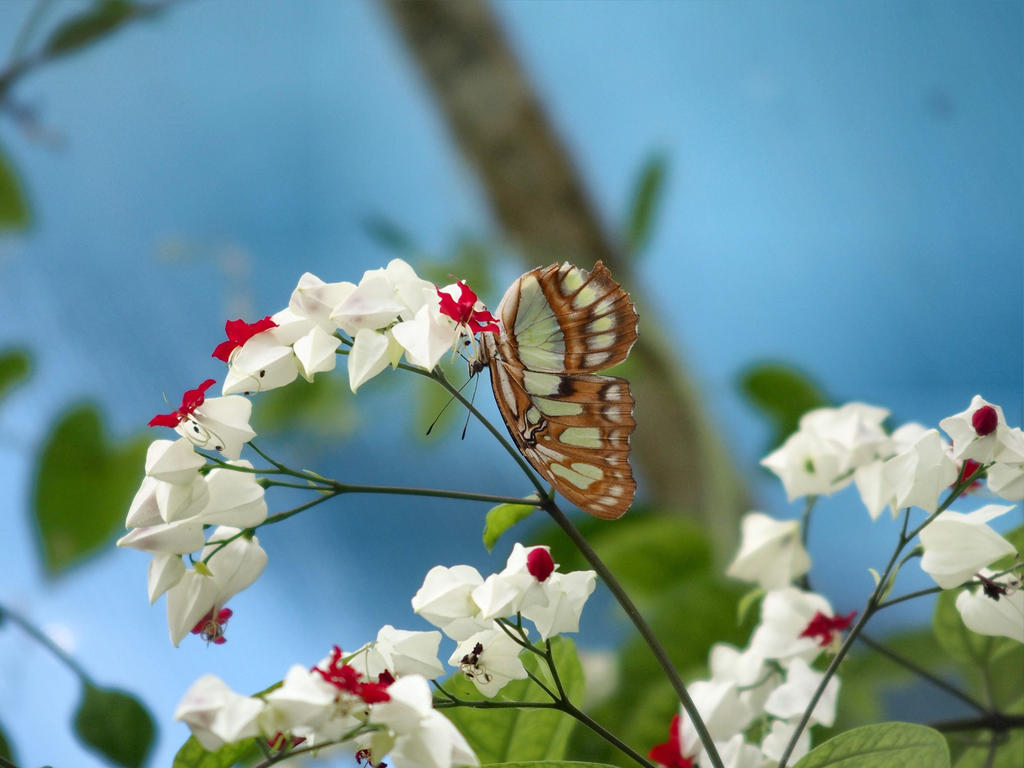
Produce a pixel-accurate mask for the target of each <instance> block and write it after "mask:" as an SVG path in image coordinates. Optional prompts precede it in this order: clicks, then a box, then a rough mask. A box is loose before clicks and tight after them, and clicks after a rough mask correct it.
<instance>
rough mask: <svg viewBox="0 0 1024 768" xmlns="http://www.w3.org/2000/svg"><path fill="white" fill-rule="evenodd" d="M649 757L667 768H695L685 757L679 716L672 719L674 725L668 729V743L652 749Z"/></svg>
mask: <svg viewBox="0 0 1024 768" xmlns="http://www.w3.org/2000/svg"><path fill="white" fill-rule="evenodd" d="M647 756H648V757H649V758H651V760H653V761H654V762H656V763H657V764H658V765H664V766H666V768H694V765H693V763H692V762H691V761H690V760H688V759H687V758H685V757H683V745H682V742H681V741H680V739H679V715H675V716H674V717H673V718H672V724H671V725H670V726H669V727H668V741H666V742H665V743H664V744H657V745H655V746H653V747H651V751H650V752H648V753H647Z"/></svg>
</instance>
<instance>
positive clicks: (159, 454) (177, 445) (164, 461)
mask: <svg viewBox="0 0 1024 768" xmlns="http://www.w3.org/2000/svg"><path fill="white" fill-rule="evenodd" d="M205 463H206V459H204V458H203V457H202V456H200V455H199V454H198V453H196V452H195V450H194V449H193V448H192V443H190V442H189V441H188V440H183V439H182V440H154V441H153V442H152V443H150V444H149V448H148V449H147V450H146V474H147V475H149V476H150V477H154V478H156V479H157V480H163V481H164V482H166V483H186V484H188V483H191V482H192V481H193V480H195V477H196V470H198V469H199V468H200V467H201V466H203V464H205Z"/></svg>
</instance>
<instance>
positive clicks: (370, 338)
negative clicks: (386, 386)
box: [348, 328, 389, 392]
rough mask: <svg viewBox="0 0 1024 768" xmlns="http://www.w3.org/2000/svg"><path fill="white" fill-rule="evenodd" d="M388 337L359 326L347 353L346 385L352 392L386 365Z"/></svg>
mask: <svg viewBox="0 0 1024 768" xmlns="http://www.w3.org/2000/svg"><path fill="white" fill-rule="evenodd" d="M388 362H389V360H388V337H387V336H386V335H384V334H383V333H377V331H374V330H371V329H369V328H361V329H360V330H359V331H358V332H357V333H356V335H355V338H354V339H353V341H352V349H350V350H349V353H348V385H349V387H350V388H351V389H352V391H353V392H355V391H356V390H358V389H359V387H361V386H362V385H363V384H364V383H366V382H367V381H369V380H370V379H372V378H373V377H374V376H376V375H377V374H378V373H380V372H381V371H383V370H384V369H385V368H387V367H388Z"/></svg>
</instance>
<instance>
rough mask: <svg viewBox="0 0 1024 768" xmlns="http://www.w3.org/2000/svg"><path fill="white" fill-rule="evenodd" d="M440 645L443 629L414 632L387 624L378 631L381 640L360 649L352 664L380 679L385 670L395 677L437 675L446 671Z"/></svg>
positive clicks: (365, 673) (370, 676) (433, 676)
mask: <svg viewBox="0 0 1024 768" xmlns="http://www.w3.org/2000/svg"><path fill="white" fill-rule="evenodd" d="M440 645H441V633H440V632H437V631H433V632H413V631H410V630H407V629H395V628H394V627H393V626H391V625H390V624H385V625H384V626H383V627H381V628H380V631H378V632H377V641H376V642H374V643H367V644H366V645H365V646H363V647H362V648H360V649H359V650H358V651H356V652H355V653H354V654H353V656H352V660H351V661H349V665H350V666H351V667H353V668H354V669H357V670H359V672H360V673H362V675H363V676H364V677H365V678H366V679H368V680H376V679H377V678H378V677H379V676H380V673H381V672H383V671H384V670H387V671H388V672H390V673H391V674H392V675H394V676H395V677H402V676H404V675H423V676H424V677H426V678H436V677H440V676H441V674H442V673H444V666H443V665H442V664H441V662H440V660H439V659H438V658H437V649H438V647H440Z"/></svg>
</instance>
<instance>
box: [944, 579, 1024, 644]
mask: <svg viewBox="0 0 1024 768" xmlns="http://www.w3.org/2000/svg"><path fill="white" fill-rule="evenodd" d="M981 575H982V576H984V577H985V578H986V579H991V580H992V581H994V582H996V583H997V584H1000V585H1002V586H1003V587H1006V588H1007V589H1006V594H1004V595H1000V596H999V597H998V598H994V597H989V596H988V595H986V594H985V590H984V589H982V588H979V589H976V590H973V591H972V590H970V589H965V590H964V591H963V592H961V593H960V594H959V595H957V596H956V609H957V610H958V611H960V617H961V618H962V619H963V621H964V625H965V626H966V627H967V628H968V629H969V630H971V631H972V632H977V633H978V634H979V635H995V636H1002V637H1009V638H1011V639H1012V640H1016V641H1017V642H1018V643H1024V590H1021V588H1020V587H1021V582H1020V579H1019V578H1018V577H1016V576H1014V575H1013V574H1010V573H1006V574H1003V575H1002V576H995V575H994V572H993V571H990V570H988V569H987V568H984V569H982V570H981Z"/></svg>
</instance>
